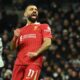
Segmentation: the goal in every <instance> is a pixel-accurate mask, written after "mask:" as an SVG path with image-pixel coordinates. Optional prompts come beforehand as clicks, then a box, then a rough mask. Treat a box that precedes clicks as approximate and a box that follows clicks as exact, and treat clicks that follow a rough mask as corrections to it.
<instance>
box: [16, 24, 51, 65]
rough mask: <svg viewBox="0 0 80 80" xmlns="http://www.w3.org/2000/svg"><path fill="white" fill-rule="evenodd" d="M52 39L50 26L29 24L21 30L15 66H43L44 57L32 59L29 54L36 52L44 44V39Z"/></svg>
mask: <svg viewBox="0 0 80 80" xmlns="http://www.w3.org/2000/svg"><path fill="white" fill-rule="evenodd" d="M51 37H52V35H51V29H50V27H49V25H48V24H29V25H26V26H24V27H22V28H20V37H19V38H18V46H19V51H18V55H17V59H16V63H15V64H17V65H28V64H32V63H33V64H37V65H39V66H42V62H43V59H42V55H39V56H38V57H36V58H33V59H31V58H29V57H28V55H27V54H28V52H36V51H37V50H38V49H39V48H40V47H41V45H42V44H43V39H44V38H51Z"/></svg>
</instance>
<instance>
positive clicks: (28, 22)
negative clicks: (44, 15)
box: [26, 20, 37, 25]
mask: <svg viewBox="0 0 80 80" xmlns="http://www.w3.org/2000/svg"><path fill="white" fill-rule="evenodd" d="M35 22H37V21H35ZM35 22H31V21H29V20H27V24H26V25H29V24H34V23H35Z"/></svg>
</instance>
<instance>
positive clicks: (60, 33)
mask: <svg viewBox="0 0 80 80" xmlns="http://www.w3.org/2000/svg"><path fill="white" fill-rule="evenodd" d="M29 3H35V4H36V5H37V6H38V7H39V20H38V21H40V22H41V23H48V24H49V25H50V27H51V29H52V35H53V38H52V45H51V46H50V48H49V49H48V50H46V51H45V54H44V56H43V59H44V63H43V67H42V72H41V75H40V79H39V80H80V2H79V0H71V1H70V2H69V1H68V0H0V36H1V37H2V42H3V54H2V56H3V60H4V64H5V65H4V67H3V68H0V80H11V76H12V70H13V66H14V61H15V59H16V54H17V51H16V50H15V51H11V50H10V47H9V45H10V41H11V39H12V36H13V30H14V29H15V28H18V27H22V26H23V25H25V21H24V19H23V12H24V9H25V7H26V5H27V4H29Z"/></svg>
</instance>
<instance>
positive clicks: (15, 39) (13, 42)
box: [10, 36, 17, 50]
mask: <svg viewBox="0 0 80 80" xmlns="http://www.w3.org/2000/svg"><path fill="white" fill-rule="evenodd" d="M16 47H17V37H15V36H14V37H13V39H12V40H11V42H10V49H11V50H14V49H16Z"/></svg>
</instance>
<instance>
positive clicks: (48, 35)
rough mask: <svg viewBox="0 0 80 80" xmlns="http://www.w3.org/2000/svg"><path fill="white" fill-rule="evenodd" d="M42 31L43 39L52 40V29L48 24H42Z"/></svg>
mask: <svg viewBox="0 0 80 80" xmlns="http://www.w3.org/2000/svg"><path fill="white" fill-rule="evenodd" d="M41 30H42V36H43V38H52V34H51V28H50V27H49V25H48V24H42V26H41Z"/></svg>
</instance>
